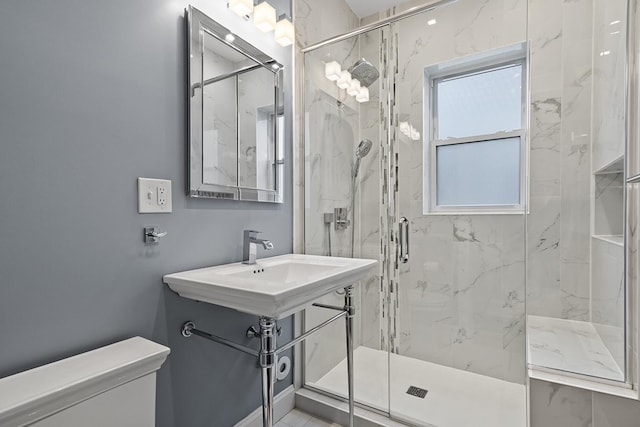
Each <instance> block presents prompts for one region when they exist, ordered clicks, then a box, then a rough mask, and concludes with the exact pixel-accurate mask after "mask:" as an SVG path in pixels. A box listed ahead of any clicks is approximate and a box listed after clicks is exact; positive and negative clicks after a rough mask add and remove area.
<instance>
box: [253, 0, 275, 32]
mask: <svg viewBox="0 0 640 427" xmlns="http://www.w3.org/2000/svg"><path fill="white" fill-rule="evenodd" d="M253 24H254V25H255V26H256V27H258V29H259V30H260V31H262V32H265V33H268V32H269V31H272V30H273V29H274V28H275V26H276V10H275V9H274V8H273V6H271V5H270V4H269V3H267V2H266V1H263V2H262V3H260V4H258V5H257V6H255V7H254V8H253Z"/></svg>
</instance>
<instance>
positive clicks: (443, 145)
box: [425, 59, 526, 213]
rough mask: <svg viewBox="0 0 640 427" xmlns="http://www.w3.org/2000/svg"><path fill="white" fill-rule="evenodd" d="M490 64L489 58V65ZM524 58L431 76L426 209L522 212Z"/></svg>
mask: <svg viewBox="0 0 640 427" xmlns="http://www.w3.org/2000/svg"><path fill="white" fill-rule="evenodd" d="M485 64H486V63H485ZM524 74H525V73H524V60H522V59H519V60H516V61H510V62H503V63H500V64H493V65H490V66H486V65H485V66H484V67H482V68H475V69H473V70H468V69H467V70H466V71H464V72H458V73H455V74H454V73H450V74H447V75H440V76H436V77H433V76H429V75H428V74H427V75H426V77H425V79H427V83H428V84H429V86H428V87H429V88H430V90H429V91H427V93H428V96H429V97H430V102H429V103H425V105H430V109H431V120H430V123H431V132H430V135H431V137H430V140H429V141H428V144H429V147H425V153H427V154H428V158H427V159H425V160H426V162H425V165H427V167H426V168H425V190H426V191H425V211H426V212H427V213H467V212H468V213H480V212H484V213H520V212H522V211H523V207H524V197H525V194H524V193H525V188H526V187H525V166H524V165H525V160H524V159H525V148H524V147H525V145H524V141H525V132H524V123H525V120H524V110H525V108H524V106H525V99H524V98H525V96H524V91H523V88H524V87H525V80H524Z"/></svg>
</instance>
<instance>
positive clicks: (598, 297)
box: [590, 0, 628, 368]
mask: <svg viewBox="0 0 640 427" xmlns="http://www.w3.org/2000/svg"><path fill="white" fill-rule="evenodd" d="M626 16H627V2H626V1H625V0H607V1H603V0H596V1H595V2H594V37H593V166H592V167H593V173H598V172H602V170H603V168H606V170H610V169H613V172H614V173H604V174H597V175H594V201H593V206H594V209H593V222H594V224H593V230H594V234H595V235H605V236H612V238H605V239H600V238H597V237H594V238H593V239H592V242H591V319H590V320H591V321H592V322H593V323H594V327H595V328H596V330H597V331H598V333H599V334H600V336H601V338H602V340H603V341H604V343H605V345H606V346H607V348H608V349H609V351H610V352H611V354H612V355H613V357H614V358H615V360H616V362H617V364H618V366H619V367H621V368H623V367H624V360H625V359H624V350H625V345H624V339H625V337H624V321H625V281H624V253H625V252H624V247H623V244H622V234H623V219H624V210H623V209H624V205H623V182H624V175H623V174H622V173H615V172H616V171H620V170H622V162H621V161H620V159H621V158H622V157H623V155H624V152H625V126H626V123H625V118H626V111H625V108H626V104H625V100H626V99H625V89H626V85H625V83H626V75H625V65H626V64H625V62H626V54H625V51H626V38H625V34H626V29H627V28H626V27H627V21H628V20H627V18H626ZM612 164H613V167H612Z"/></svg>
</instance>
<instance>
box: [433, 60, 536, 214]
mask: <svg viewBox="0 0 640 427" xmlns="http://www.w3.org/2000/svg"><path fill="white" fill-rule="evenodd" d="M516 52H517V53H516V55H513V54H511V55H507V58H505V55H503V54H500V55H496V56H497V57H498V59H496V58H493V60H491V58H490V59H489V60H487V58H486V57H485V58H483V60H482V61H469V62H465V63H463V64H462V65H460V64H456V65H454V66H453V67H451V68H452V69H451V68H449V69H448V71H445V72H442V68H445V69H446V68H447V67H442V68H440V70H441V72H439V73H438V74H431V73H429V71H428V70H425V80H426V83H428V84H427V85H425V87H426V88H427V90H426V91H425V92H428V93H425V96H428V102H425V105H427V106H428V109H429V111H428V114H425V116H426V118H427V120H425V121H426V122H427V123H429V138H428V140H427V141H426V143H427V144H428V147H424V148H425V154H427V155H426V156H425V165H428V166H427V170H425V171H424V173H423V175H424V181H425V182H424V188H425V189H426V190H427V191H426V192H425V194H424V209H423V210H424V214H426V215H429V214H431V215H445V214H446V215H460V214H462V215H469V214H523V213H524V212H525V206H526V200H527V159H528V156H527V147H528V143H527V132H526V126H527V107H526V106H527V69H526V58H525V56H524V53H523V51H521V50H520V49H518V50H517V51H516ZM516 65H520V67H521V74H522V85H521V86H522V94H521V100H522V103H521V110H520V117H521V124H520V129H514V130H511V131H507V132H497V133H492V134H485V135H473V136H469V137H464V138H447V139H437V138H436V136H437V135H438V130H437V124H438V111H437V100H438V97H437V96H438V93H437V88H438V83H440V82H443V81H447V80H451V79H455V78H459V77H462V76H472V75H475V74H481V73H485V72H488V71H493V70H499V69H503V68H508V67H512V66H516ZM516 137H517V138H519V139H520V200H519V203H517V204H509V205H489V204H487V205H480V204H478V205H438V204H437V159H436V150H437V149H438V147H441V146H445V145H455V144H467V143H474V142H483V141H495V140H500V139H506V138H516Z"/></svg>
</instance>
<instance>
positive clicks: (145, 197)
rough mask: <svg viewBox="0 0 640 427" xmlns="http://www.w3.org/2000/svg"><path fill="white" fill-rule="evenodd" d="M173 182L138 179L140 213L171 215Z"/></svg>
mask: <svg viewBox="0 0 640 427" xmlns="http://www.w3.org/2000/svg"><path fill="white" fill-rule="evenodd" d="M170 212H171V181H170V180H168V179H151V178H138V213H170Z"/></svg>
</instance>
